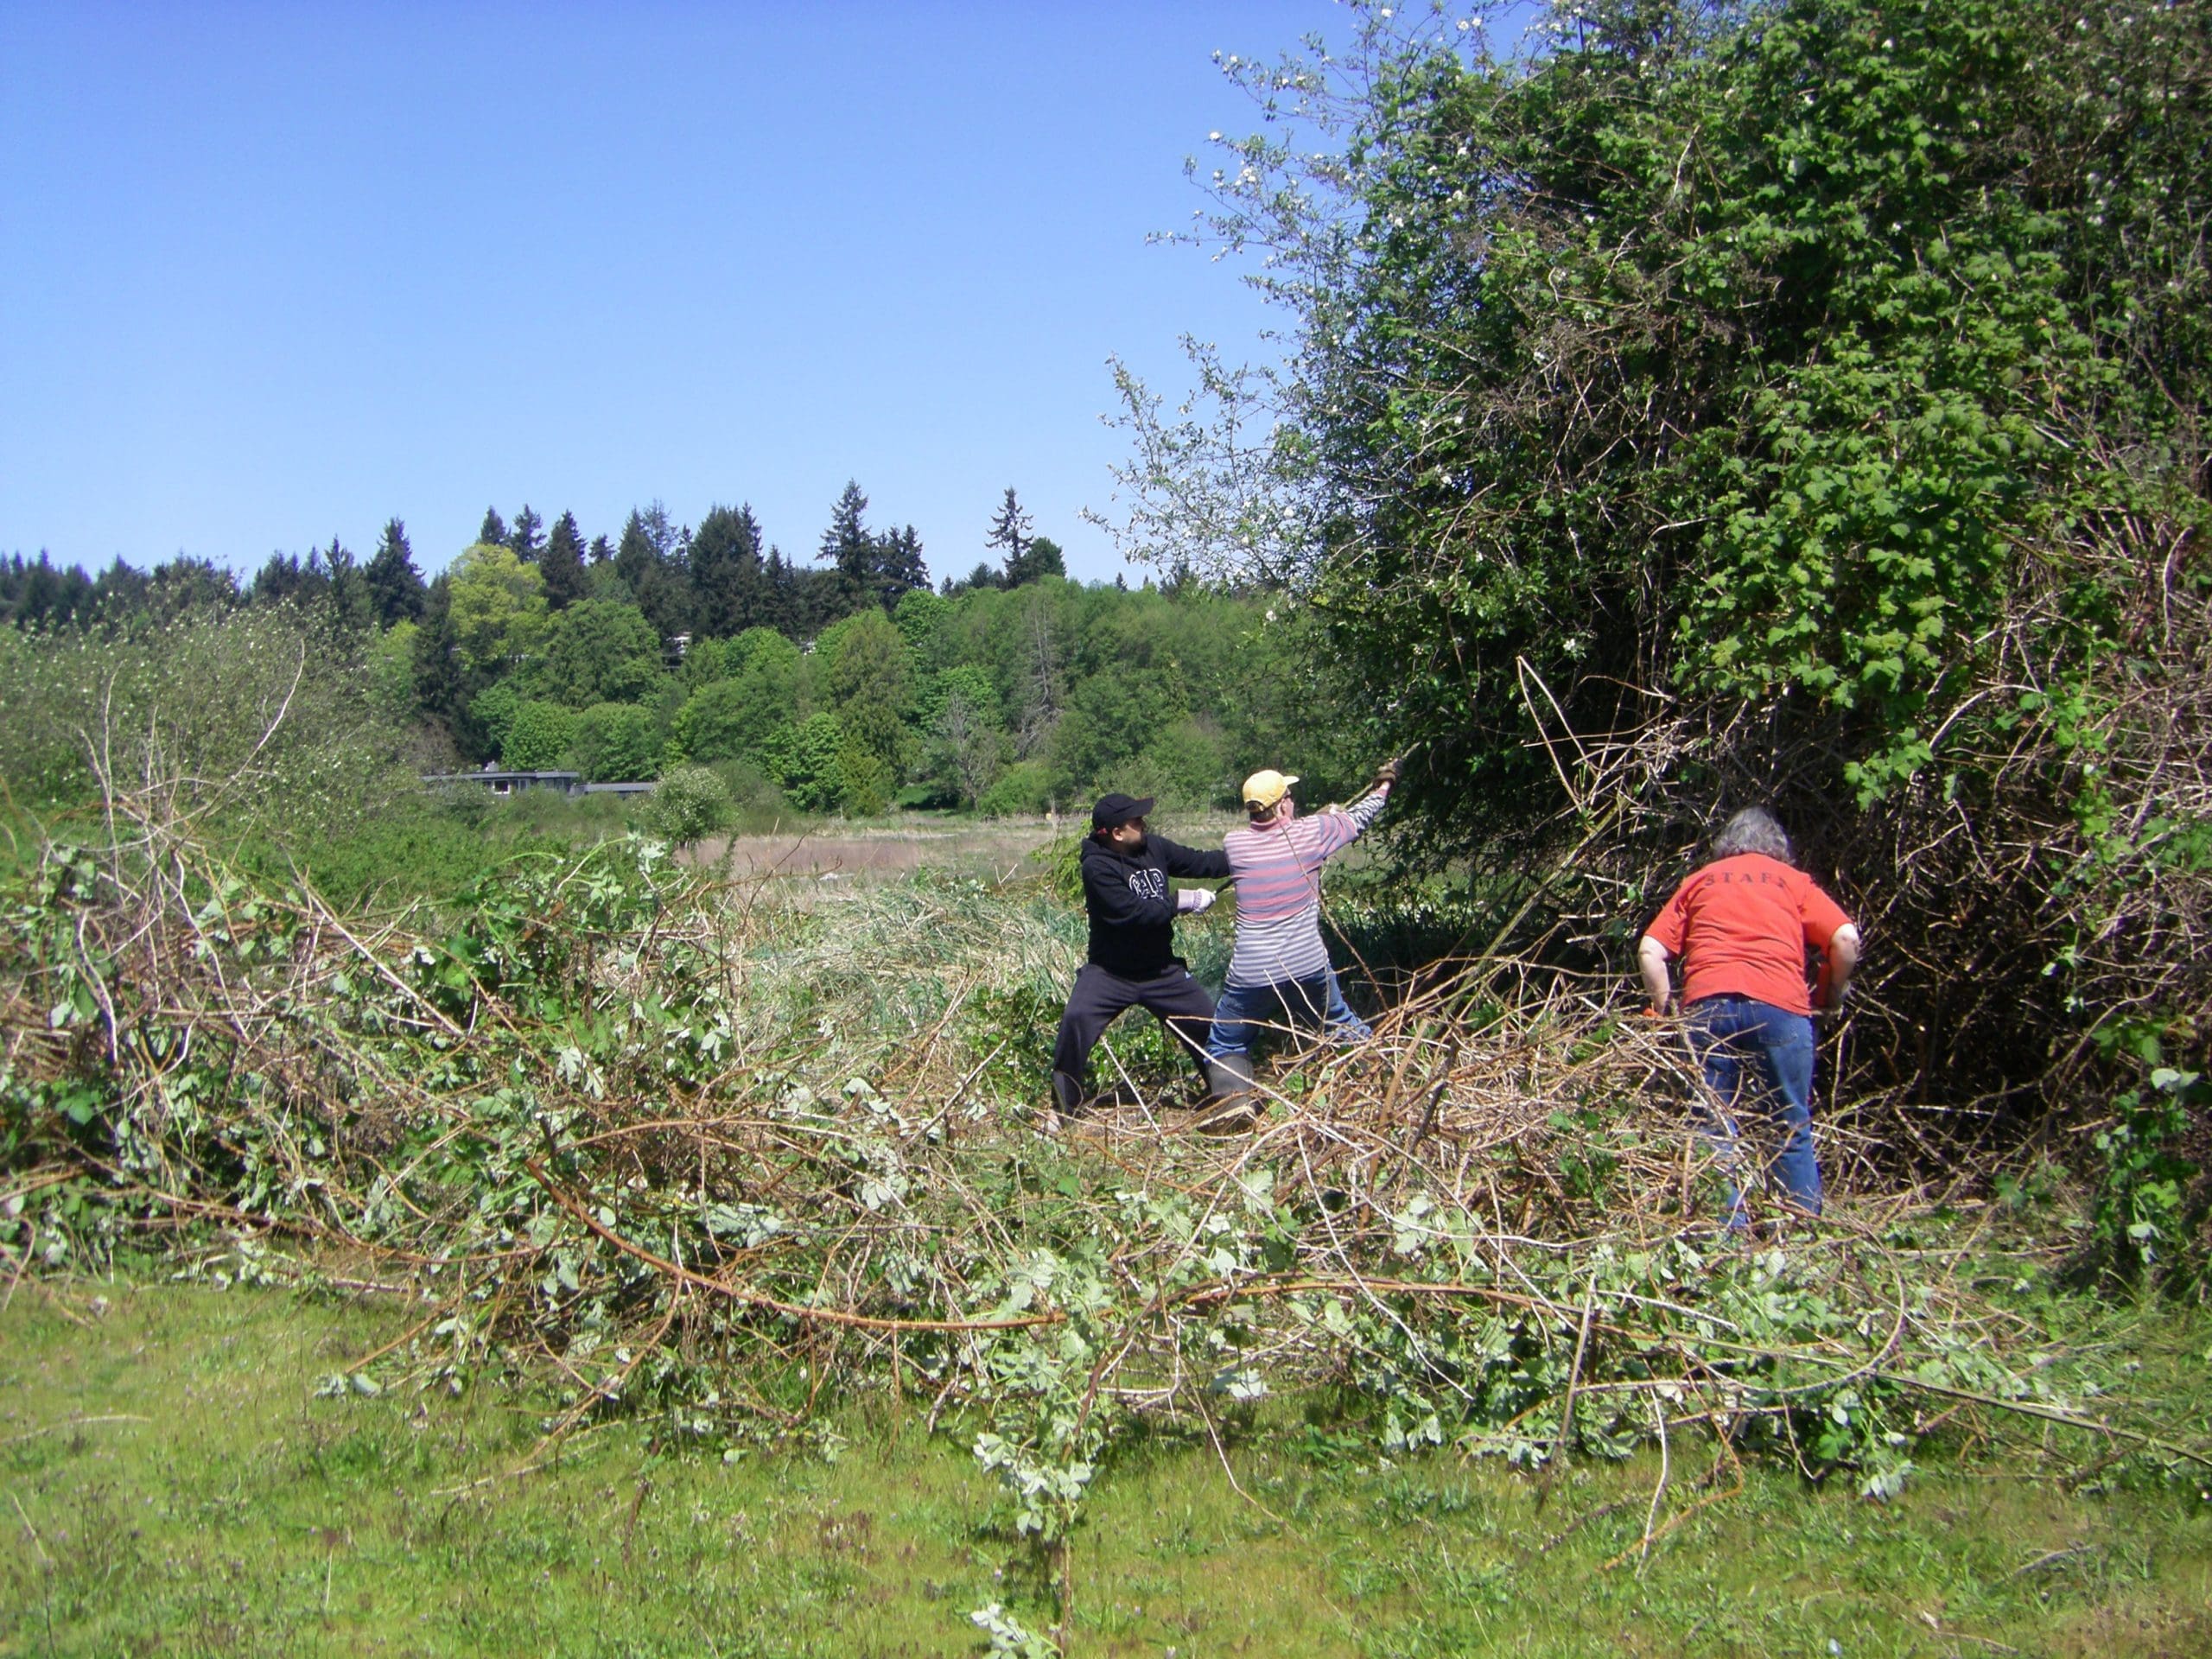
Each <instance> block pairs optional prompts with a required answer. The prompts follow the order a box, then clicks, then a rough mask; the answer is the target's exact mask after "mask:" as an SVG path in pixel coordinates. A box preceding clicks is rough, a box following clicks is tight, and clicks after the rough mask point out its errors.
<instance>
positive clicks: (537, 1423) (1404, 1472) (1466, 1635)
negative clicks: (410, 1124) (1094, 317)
mask: <svg viewBox="0 0 2212 1659" xmlns="http://www.w3.org/2000/svg"><path fill="white" fill-rule="evenodd" d="M2108 1317H2109V1319H2110V1320H2111V1321H2112V1323H2111V1325H2110V1329H2109V1332H2108V1333H2107V1334H2111V1335H2114V1336H2118V1335H2120V1334H2123V1333H2125V1334H2126V1338H2127V1340H2129V1341H2130V1342H2131V1343H2133V1344H2134V1345H2135V1347H2136V1348H2137V1349H2138V1350H2139V1356H2140V1358H2139V1363H2141V1364H2142V1365H2143V1367H2144V1369H2143V1370H2142V1371H2140V1372H2138V1373H2135V1375H2136V1376H2139V1377H2140V1378H2149V1379H2153V1380H2154V1381H2155V1386H2156V1387H2157V1388H2158V1389H2168V1390H2180V1391H2182V1392H2183V1394H2184V1395H2186V1394H2188V1393H2190V1392H2191V1391H2201V1390H2202V1388H2203V1382H2204V1376H2205V1370H2204V1368H2205V1364H2206V1363H2207V1361H2206V1355H2205V1349H2206V1344H2207V1339H2208V1338H2207V1332H2206V1329H2205V1326H2204V1323H2203V1320H2202V1316H2189V1315H2183V1314H2178V1313H2155V1314H2152V1315H2143V1314H2139V1313H2133V1312H2126V1313H2124V1314H2123V1313H2119V1312H2116V1313H2112V1314H2111V1315H2109V1316H2108ZM412 1323H413V1318H412V1317H411V1316H410V1314H409V1313H407V1312H406V1310H405V1309H404V1307H403V1306H398V1305H397V1304H394V1303H391V1302H388V1301H387V1302H379V1303H378V1304H376V1305H374V1306H355V1305H340V1304H338V1303H335V1302H333V1301H330V1300H316V1299H312V1298H309V1297H308V1296H305V1295H302V1294H296V1293H291V1292H285V1291H277V1290H266V1289H264V1290H232V1291H230V1292H228V1293H219V1292H215V1291H212V1290H207V1289H203V1288H199V1287H184V1286H178V1285H153V1286H145V1287H130V1286H123V1285H95V1284H92V1283H89V1282H81V1281H79V1282H64V1281H54V1282H52V1283H50V1284H48V1285H43V1286H42V1285H40V1284H38V1283H36V1282H24V1283H22V1284H19V1285H17V1286H16V1287H15V1288H14V1291H13V1293H12V1296H11V1298H10V1305H9V1306H7V1308H6V1309H5V1311H4V1312H0V1540H4V1541H0V1654H5V1655H16V1654H25V1655H46V1654H54V1655H60V1654H114V1653H182V1654H194V1653H207V1654H214V1653H222V1654H235V1653H243V1654H279V1653H281V1654H285V1655H297V1654H340V1653H387V1654H424V1655H429V1654H440V1655H457V1654H477V1653H483V1654H494V1653H498V1654H507V1653H548V1654H552V1653H558V1654H590V1655H610V1656H611V1655H625V1656H631V1655H635V1656H643V1655H657V1654H684V1655H710V1654H711V1655H728V1656H734V1655H760V1656H766V1655H793V1656H796V1655H817V1654H819V1655H831V1654H836V1655H894V1654H912V1655H925V1654H926V1655H936V1654H959V1653H975V1652H979V1651H981V1650H982V1645H983V1643H982V1638H981V1637H979V1636H978V1634H977V1633H976V1630H974V1629H973V1627H972V1626H971V1625H970V1624H969V1621H968V1618H967V1614H968V1612H969V1610H970V1609H972V1608H975V1607H977V1606H979V1605H982V1604H984V1603H986V1602H988V1601H992V1600H998V1601H1002V1602H1004V1603H1006V1604H1007V1605H1009V1606H1011V1607H1013V1608H1014V1610H1015V1611H1017V1612H1018V1613H1019V1614H1020V1617H1022V1618H1024V1619H1025V1620H1026V1621H1027V1623H1028V1624H1030V1625H1031V1626H1032V1628H1038V1627H1041V1626H1042V1625H1043V1624H1046V1623H1047V1622H1049V1619H1050V1618H1051V1612H1050V1605H1049V1601H1048V1599H1047V1598H1046V1594H1045V1592H1044V1586H1043V1585H1042V1583H1041V1581H1040V1579H1039V1574H1038V1572H1037V1568H1036V1566H1035V1564H1034V1562H1033V1558H1032V1556H1031V1554H1030V1553H1029V1552H1028V1551H1027V1548H1025V1547H1024V1546H1022V1545H1021V1544H1020V1541H1017V1540H1016V1539H1014V1537H1013V1536H1012V1535H1010V1534H1009V1533H1008V1532H1007V1530H1006V1529H1005V1527H1004V1524H1003V1518H1002V1514H1001V1510H1000V1509H999V1507H998V1503H997V1497H996V1492H995V1487H994V1486H993V1484H992V1483H991V1482H990V1481H989V1480H988V1478H985V1477H984V1476H982V1474H980V1473H979V1472H978V1471H976V1468H975V1466H974V1464H973V1461H972V1459H970V1458H969V1456H968V1454H967V1452H966V1451H965V1440H966V1436H965V1435H964V1434H963V1433H962V1432H961V1431H959V1430H958V1429H957V1427H950V1426H948V1427H945V1428H944V1430H943V1431H941V1432H940V1433H938V1434H937V1435H935V1436H932V1435H931V1434H929V1433H926V1432H925V1427H924V1421H923V1420H924V1418H925V1414H926V1411H927V1402H926V1401H924V1400H917V1399H911V1398H910V1399H907V1400H906V1401H903V1402H894V1401H890V1400H884V1399H875V1400H871V1401H869V1402H864V1403H863V1402H848V1403H847V1405H846V1407H845V1408H844V1409H843V1410H842V1412H841V1413H839V1414H837V1416H836V1421H837V1423H838V1425H839V1430H840V1432H839V1433H838V1434H837V1435H836V1436H834V1437H831V1438H830V1439H829V1440H827V1441H825V1442H821V1443H817V1444H814V1445H811V1446H788V1447H784V1448H775V1447H759V1448H752V1449H747V1448H745V1447H743V1446H740V1447H739V1448H738V1449H739V1450H740V1451H741V1452H743V1455H741V1456H740V1457H738V1458H737V1459H736V1460H735V1461H731V1462H725V1461H724V1459H723V1456H722V1453H721V1448H720V1447H719V1446H715V1447H711V1448H708V1449H705V1450H698V1449H692V1450H688V1451H685V1452H681V1453H679V1452H674V1451H671V1449H670V1448H669V1447H668V1446H667V1445H666V1444H665V1443H664V1439H663V1434H662V1426H661V1425H658V1424H657V1423H655V1422H653V1421H648V1420H637V1421H624V1422H620V1423H616V1424H613V1425H612V1426H608V1427H601V1428H598V1429H595V1430H593V1431H589V1432H588V1433H586V1434H585V1435H584V1436H583V1437H582V1438H581V1439H580V1440H576V1441H575V1442H572V1443H571V1444H570V1445H569V1447H568V1448H567V1449H566V1450H564V1451H563V1452H562V1453H561V1454H560V1455H559V1456H557V1457H556V1458H555V1459H552V1460H550V1461H549V1462H547V1463H546V1464H545V1465H543V1467H540V1468H538V1469H537V1470H535V1471H533V1472H531V1473H529V1474H526V1475H524V1476H522V1477H521V1478H501V1477H503V1476H504V1475H505V1473H506V1472H507V1471H512V1470H513V1469H515V1468H516V1467H518V1465H523V1464H524V1463H527V1462H529V1461H531V1459H533V1457H534V1456H535V1453H536V1448H537V1444H538V1435H539V1433H540V1429H541V1426H542V1423H543V1418H542V1417H541V1415H540V1414H539V1413H540V1405H539V1403H538V1402H534V1401H533V1400H532V1399H531V1398H530V1397H528V1396H526V1395H523V1394H521V1393H519V1392H512V1391H506V1390H502V1389H496V1388H486V1389H480V1390H478V1391H477V1392H475V1393H474V1394H472V1395H469V1396H467V1397H465V1398H460V1399H455V1398H452V1397H450V1396H448V1395H442V1394H428V1395H417V1394H414V1393H412V1392H407V1391H403V1390H394V1391H391V1392H389V1393H385V1394H381V1395H376V1396H373V1397H364V1396H361V1395H351V1394H348V1395H340V1396H337V1397H327V1396H324V1395H319V1394H318V1392H317V1388H318V1384H319V1383H321V1380H322V1379H323V1378H324V1377H326V1376H331V1375H334V1374H337V1373H340V1372H343V1371H346V1370H349V1369H350V1368H351V1366H352V1363H353V1362H354V1361H356V1360H358V1359H359V1358H360V1357H362V1356H364V1355H365V1354H366V1353H368V1352H369V1351H372V1350H373V1349H375V1348H377V1347H378V1346H379V1345H381V1344H384V1343H385V1342H388V1341H390V1340H391V1339H392V1338H394V1337H397V1336H398V1335H399V1334H400V1333H401V1332H403V1331H404V1330H405V1329H406V1328H407V1327H408V1325H410V1324H412ZM2143 1386H2144V1387H2145V1388H2150V1387H2152V1386H2153V1383H2152V1382H2147V1381H2146V1382H2145V1383H2143ZM2199 1398H2200V1400H2201V1395H2199ZM2199 1409H2200V1410H2201V1405H2200V1407H2199ZM1280 1410H1281V1415H1280V1416H1279V1417H1271V1418H1268V1419H1266V1420H1264V1421H1262V1423H1260V1424H1259V1425H1257V1426H1255V1427H1250V1428H1248V1429H1247V1430H1246V1431H1245V1432H1243V1433H1236V1434H1232V1435H1230V1438H1229V1439H1228V1440H1227V1443H1226V1447H1225V1455H1226V1460H1227V1464H1228V1465H1229V1468H1230V1469H1231V1470H1233V1471H1234V1473H1235V1476H1236V1484H1235V1485H1232V1484H1231V1483H1230V1479H1229V1478H1228V1476H1227V1475H1226V1474H1225V1473H1224V1464H1223V1456H1222V1454H1220V1453H1217V1451H1216V1449H1215V1446H1214V1445H1213V1443H1212V1441H1211V1439H1210V1437H1209V1436H1208V1435H1207V1434H1206V1433H1205V1432H1204V1431H1203V1430H1200V1429H1196V1428H1193V1429H1192V1431H1191V1432H1190V1433H1187V1434H1185V1433H1175V1432H1172V1431H1161V1432H1159V1433H1154V1435H1152V1436H1151V1437H1150V1438H1148V1439H1147V1440H1141V1441H1139V1442H1136V1443H1135V1444H1132V1445H1126V1446H1123V1447H1122V1448H1121V1449H1120V1450H1119V1451H1118V1452H1117V1453H1116V1455H1115V1457H1114V1459H1113V1460H1112V1461H1111V1463H1110V1464H1109V1467H1108V1469H1107V1471H1106V1472H1105V1473H1104V1474H1103V1476H1102V1478H1101V1480H1100V1482H1099V1484H1098V1486H1097V1489H1096V1497H1094V1499H1093V1500H1092V1502H1091V1503H1090V1505H1089V1506H1088V1507H1087V1509H1086V1510H1085V1518H1084V1521H1083V1522H1082V1523H1081V1524H1080V1526H1079V1527H1078V1529H1077V1535H1076V1544H1075V1556H1074V1563H1075V1580H1076V1586H1077V1616H1076V1620H1075V1626H1074V1630H1073V1635H1072V1641H1071V1652H1074V1653H1077V1654H1082V1655H1109V1654H1110V1655H1136V1654H1146V1655H1155V1656H1156V1655H1162V1654H1166V1653H1168V1652H1171V1651H1172V1652H1173V1653H1175V1654H1177V1655H1179V1656H1199V1655H1215V1654H1224V1655H1227V1654H1255V1655H1281V1654H1299V1655H1318V1656H1326V1655H1346V1656H1377V1659H1380V1656H1412V1655H1447V1654H1449V1655H1460V1654H1487V1653H1510V1654H1530V1655H1569V1654H1573V1655H1580V1654H1588V1653H1608V1652H1623V1653H1635V1654H1678V1653H1681V1654H1744V1655H1751V1654H1762V1655H1764V1654H1807V1655H1816V1656H1819V1655H1828V1654H1832V1653H1839V1652H1840V1653H1841V1654H1844V1655H1848V1656H1853V1659H1856V1656H1863V1655H1872V1654H1882V1655H1890V1654H1926V1655H1931V1656H1932V1655H1944V1654H1991V1653H2002V1652H2006V1651H2018V1652H2022V1653H2033V1654H2065V1655H2070V1654H2101V1653H2126V1654H2134V1655H2157V1654H2172V1655H2177V1656H2180V1655H2200V1654H2202V1653H2205V1652H2208V1651H2212V1611H2208V1610H2212V1510H2208V1508H2207V1506H2206V1505H2205V1504H2204V1503H2203V1502H2202V1498H2201V1497H2200V1496H2199V1495H2198V1494H2197V1493H2196V1492H2195V1491H2193V1490H2177V1489H2176V1488H2174V1487H2171V1486H2162V1485H2158V1484H2151V1483H2147V1482H2146V1483H2144V1484H2139V1485H2133V1486H2131V1485H2128V1484H2120V1485H2119V1486H2116V1487H2115V1488H2113V1490H2109V1491H2102V1492H2101V1493H2095V1494H2092V1493H2090V1492H2088V1491H2082V1490H2072V1491H2069V1490H2068V1488H2067V1487H2066V1486H2065V1485H2064V1484H2063V1483H2062V1482H2061V1480H2060V1479H2059V1478H2058V1477H2059V1476H2060V1475H2061V1474H2063V1472H2064V1471H2067V1470H2068V1469H2069V1468H2070V1467H2073V1466H2075V1464H2076V1463H2077V1462H2078V1460H2079V1459H2082V1457H2083V1456H2085V1455H2090V1454H2093V1451H2094V1449H2093V1448H2089V1449H2085V1448H2083V1447H2082V1446H2079V1445H2078V1444H2076V1445H2074V1446H2050V1447H2039V1446H2038V1445H2037V1442H2036V1441H2035V1440H2034V1439H2033V1438H2032V1437H2029V1438H2027V1439H2025V1440H2023V1441H2021V1442H2020V1443H2019V1444H2016V1445H2012V1446H2007V1447H2002V1448H1997V1447H1986V1446H1985V1447H1980V1448H1976V1447H1967V1448H1962V1449H1961V1455H1960V1456H1958V1457H1957V1458H1956V1459H1955V1461H1953V1462H1951V1463H1948V1464H1947V1465H1939V1466H1938V1467H1936V1468H1935V1469H1932V1470H1929V1471H1923V1473H1922V1474H1920V1475H1918V1476H1916V1478H1914V1480H1913V1482H1912V1483H1911V1484H1910V1485H1909V1486H1908V1487H1907V1489H1906V1491H1905V1492H1904V1496H1903V1497H1901V1498H1899V1499H1897V1501H1895V1502H1893V1503H1888V1504H1883V1505H1878V1504H1872V1503H1866V1502H1863V1501H1860V1500H1858V1499H1856V1498H1854V1497H1853V1496H1852V1495H1851V1493H1850V1491H1849V1490H1848V1487H1847V1484H1844V1483H1840V1482H1839V1483H1837V1484H1834V1485H1833V1486H1831V1487H1825V1488H1815V1487H1813V1486H1810V1485H1808V1484H1805V1483H1804V1482H1802V1481H1801V1480H1799V1479H1797V1478H1795V1477H1794V1476H1792V1475H1791V1474H1789V1472H1788V1471H1778V1470H1776V1469H1773V1468H1770V1467H1758V1466H1746V1467H1745V1470H1744V1471H1743V1487H1742V1490H1741V1491H1740V1492H1739V1493H1738V1494H1737V1495H1735V1496H1733V1497H1723V1498H1721V1499H1719V1500H1718V1501H1716V1502H1713V1503H1710V1504H1708V1505H1707V1506H1706V1507H1704V1508H1703V1509H1701V1510H1698V1511H1697V1512H1696V1513H1695V1514H1694V1516H1692V1518H1690V1519H1689V1520H1688V1521H1687V1522H1684V1523H1683V1524H1682V1525H1681V1526H1679V1527H1678V1528H1676V1529H1675V1530H1674V1531H1672V1532H1671V1533H1669V1535H1666V1536H1664V1537H1663V1538H1662V1539H1660V1540H1659V1541H1658V1542H1657V1544H1656V1547H1655V1548H1653V1550H1652V1551H1651V1554H1650V1557H1649V1560H1648V1561H1647V1562H1646V1563H1645V1564H1644V1565H1643V1570H1642V1572H1641V1573H1640V1575H1639V1573H1638V1572H1637V1562H1636V1547H1637V1543H1638V1541H1639V1540H1640V1539H1641V1537H1642V1535H1643V1528H1644V1522H1645V1516H1646V1514H1647V1512H1648V1510H1649V1500H1650V1497H1651V1493H1652V1489H1653V1485H1654V1483H1655V1481H1656V1478H1657V1474H1658V1462H1657V1459H1656V1457H1649V1458H1642V1459H1637V1460H1634V1461H1632V1462H1630V1463H1629V1464H1626V1465H1618V1466H1591V1465H1586V1464H1580V1463H1578V1464H1577V1465H1575V1466H1574V1467H1573V1469H1572V1470H1571V1471H1568V1472H1567V1474H1566V1475H1565V1476H1564V1477H1563V1478H1560V1480H1559V1481H1558V1482H1557V1483H1556V1484H1555V1485H1554V1488H1553V1489H1552V1490H1551V1491H1549V1493H1548V1494H1547V1493H1545V1492H1544V1491H1542V1490H1541V1487H1540V1486H1539V1484H1537V1482H1535V1480H1533V1479H1530V1478H1526V1477H1522V1476H1520V1475H1516V1474H1515V1473H1513V1472H1511V1471H1505V1470H1501V1469H1498V1468H1496V1467H1493V1466H1491V1465H1473V1466H1468V1465H1463V1464H1462V1463H1461V1462H1459V1460H1458V1459H1456V1458H1454V1457H1452V1456H1451V1455H1450V1454H1437V1455H1433V1456H1431V1457H1428V1458H1426V1459H1421V1460H1417V1461H1414V1462H1410V1463H1405V1464H1402V1465H1395V1466H1393V1465H1389V1463H1387V1462H1378V1461H1377V1460H1376V1459H1375V1458H1374V1455H1373V1453H1372V1452H1371V1450H1370V1451H1368V1452H1360V1451H1359V1450H1358V1449H1357V1448H1358V1446H1359V1445H1360V1442H1359V1441H1358V1440H1357V1438H1356V1437H1349V1436H1347V1437H1342V1438H1339V1437H1338V1436H1337V1435H1335V1434H1332V1433H1331V1432H1329V1430H1328V1427H1327V1426H1326V1423H1325V1421H1323V1422H1320V1423H1319V1424H1314V1423H1309V1422H1307V1421H1303V1419H1302V1417H1301V1414H1300V1413H1299V1412H1298V1411H1297V1410H1295V1409H1294V1408H1291V1407H1290V1406H1287V1405H1285V1406H1282V1407H1281V1408H1280ZM831 1453H834V1454H835V1455H834V1457H833V1456H831V1455H829V1454H831ZM1673 1453H1674V1456H1673V1478H1672V1483H1671V1487H1670V1491H1669V1496H1668V1498H1667V1508H1668V1509H1669V1510H1670V1511H1671V1510H1679V1509H1680V1508H1681V1506H1683V1505H1686V1504H1688V1503H1690V1502H1692V1501H1694V1499H1696V1498H1698V1497H1702V1496H1705V1495H1707V1492H1706V1489H1704V1488H1702V1487H1701V1486H1700V1481H1701V1480H1702V1479H1703V1478H1704V1477H1705V1475H1706V1474H1707V1471H1708V1470H1709V1469H1710V1468H1711V1466H1712V1465H1713V1447H1712V1446H1711V1445H1710V1444H1709V1443H1707V1442H1700V1441H1695V1440H1688V1439H1687V1438H1683V1437H1678V1439H1677V1441H1676V1443H1675V1446H1674V1447H1673ZM1728 1484H1729V1480H1728V1479H1726V1478H1724V1479H1723V1481H1722V1482H1721V1483H1720V1487H1721V1489H1725V1488H1726V1486H1727V1485H1728ZM1239 1487H1241V1488H1242V1493H1241V1494H1240V1492H1239V1491H1238V1490H1237V1489H1238V1488H1239ZM1624 1551H1626V1552H1628V1556H1627V1559H1626V1560H1624V1561H1623V1562H1622V1564H1621V1565H1619V1566H1618V1567H1613V1568H1611V1570H1606V1568H1605V1563H1606V1562H1607V1561H1608V1560H1611V1559H1612V1558H1614V1557H1616V1556H1618V1555H1620V1554H1622V1553H1623V1552H1624ZM1831 1643H1834V1646H1833V1647H1832V1646H1831V1645H1830V1644H1831Z"/></svg>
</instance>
